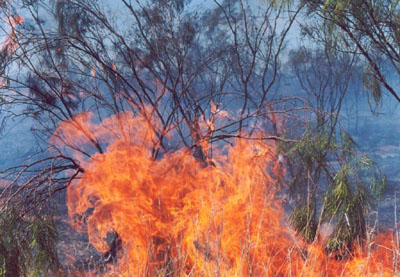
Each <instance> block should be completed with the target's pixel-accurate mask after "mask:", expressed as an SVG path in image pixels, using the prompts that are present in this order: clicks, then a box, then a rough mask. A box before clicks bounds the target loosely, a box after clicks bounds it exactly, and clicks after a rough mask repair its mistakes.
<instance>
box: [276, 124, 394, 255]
mask: <svg viewBox="0 0 400 277" xmlns="http://www.w3.org/2000/svg"><path fill="white" fill-rule="evenodd" d="M336 133H337V135H336V136H335V135H334V134H333V133H331V132H328V131H326V129H325V128H320V129H319V128H317V129H314V130H313V129H311V128H308V129H307V130H306V131H305V134H304V135H303V137H302V139H301V140H300V142H298V143H295V144H293V143H292V144H289V145H288V144H286V145H283V146H282V145H281V151H284V152H285V154H286V155H287V156H288V158H289V159H290V160H291V164H290V165H289V166H290V167H291V168H292V169H293V168H295V170H292V173H291V174H292V175H293V176H292V177H293V178H292V181H291V187H292V189H291V190H290V193H291V195H292V197H293V198H294V199H295V201H296V202H297V204H296V207H295V209H294V210H293V212H292V214H291V216H290V221H291V224H292V225H293V227H294V228H295V230H296V231H297V233H298V234H299V235H301V236H302V237H304V239H305V240H306V241H308V242H312V241H313V240H314V239H315V238H317V237H318V232H319V226H320V225H321V224H322V223H323V222H329V223H331V224H333V225H334V231H333V233H332V234H331V235H330V237H329V239H328V241H327V244H326V250H327V251H328V252H336V253H342V254H343V253H346V252H343V251H350V250H351V248H352V245H353V243H354V242H358V243H362V240H363V239H364V238H365V237H366V228H367V216H368V212H369V211H370V210H371V209H372V208H374V207H375V205H376V204H377V203H378V201H379V199H380V198H381V196H382V194H383V191H384V188H385V181H386V179H385V176H384V174H382V172H381V171H380V170H379V168H378V167H377V165H376V164H375V163H374V162H373V161H372V160H371V159H369V158H368V157H367V156H366V155H363V154H360V153H359V152H358V151H357V146H356V144H355V142H354V141H353V139H352V138H351V136H350V135H349V134H347V133H346V132H345V131H344V130H338V131H337V132H336ZM285 147H286V148H285Z"/></svg>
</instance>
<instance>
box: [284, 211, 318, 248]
mask: <svg viewBox="0 0 400 277" xmlns="http://www.w3.org/2000/svg"><path fill="white" fill-rule="evenodd" d="M290 222H291V224H292V225H293V227H294V228H295V229H296V230H297V232H298V234H300V235H302V236H303V237H304V239H305V240H306V241H307V242H312V241H313V240H314V238H315V235H316V231H317V222H316V220H315V216H314V210H311V209H308V208H307V206H306V205H304V206H301V205H300V206H298V207H296V208H295V209H294V211H293V212H292V214H291V216H290Z"/></svg>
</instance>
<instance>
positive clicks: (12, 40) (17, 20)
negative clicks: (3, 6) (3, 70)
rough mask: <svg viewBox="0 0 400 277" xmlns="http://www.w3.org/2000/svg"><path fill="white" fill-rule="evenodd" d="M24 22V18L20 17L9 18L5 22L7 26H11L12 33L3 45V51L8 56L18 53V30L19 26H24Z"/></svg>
mask: <svg viewBox="0 0 400 277" xmlns="http://www.w3.org/2000/svg"><path fill="white" fill-rule="evenodd" d="M24 21H25V19H24V17H22V16H18V15H16V16H8V17H7V19H6V20H5V22H6V24H7V25H9V28H10V33H9V34H8V38H7V40H6V41H5V42H3V43H2V44H1V46H0V47H1V51H5V52H6V53H8V54H10V53H15V51H17V49H18V47H19V45H18V39H17V32H16V28H17V26H18V25H21V24H23V23H24Z"/></svg>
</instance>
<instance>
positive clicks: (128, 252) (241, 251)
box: [53, 113, 398, 276]
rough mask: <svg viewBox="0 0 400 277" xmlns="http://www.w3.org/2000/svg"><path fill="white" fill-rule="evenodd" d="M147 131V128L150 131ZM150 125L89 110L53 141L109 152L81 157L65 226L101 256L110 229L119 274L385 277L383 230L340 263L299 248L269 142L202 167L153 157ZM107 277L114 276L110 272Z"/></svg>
mask: <svg viewBox="0 0 400 277" xmlns="http://www.w3.org/2000/svg"><path fill="white" fill-rule="evenodd" d="M152 126H153V127H152ZM153 129H154V124H149V123H148V122H147V121H146V120H144V119H143V118H141V117H134V116H133V115H132V114H129V113H126V114H120V115H117V116H114V117H111V118H108V119H106V120H105V121H103V122H101V123H99V124H95V123H93V122H91V120H90V114H82V115H79V116H77V117H76V118H75V119H74V120H71V121H67V122H64V123H62V124H61V125H60V127H59V128H58V129H57V130H56V132H55V136H54V137H53V140H54V142H57V141H58V142H60V141H62V142H63V143H64V145H70V146H74V147H81V146H85V145H87V144H90V142H93V141H100V140H103V142H106V143H108V147H107V150H106V151H105V152H104V153H102V154H100V153H97V154H94V155H92V156H91V157H90V158H88V159H83V158H82V156H79V160H80V162H81V163H82V164H83V166H84V167H85V172H84V173H83V175H82V176H81V178H80V179H79V180H76V181H75V182H74V183H73V184H71V185H70V187H69V189H68V193H67V204H68V208H69V215H70V217H71V219H72V224H73V225H74V227H75V228H77V230H79V231H81V232H87V233H88V235H89V239H90V242H91V244H92V245H93V246H94V247H95V248H96V249H97V250H99V251H101V252H103V253H104V252H107V251H108V250H109V245H108V244H107V242H106V240H105V238H106V237H107V234H108V233H110V232H116V233H117V234H118V235H119V237H120V238H121V241H122V250H121V251H120V252H121V253H120V256H119V258H118V264H116V265H114V267H113V268H111V269H110V272H113V271H114V272H116V273H117V274H118V275H123V276H157V275H167V274H170V275H183V276H187V275H190V276H199V275H200V276H340V275H341V276H368V275H369V276H392V275H393V274H395V269H396V268H397V266H398V265H395V264H394V261H397V260H396V259H395V258H396V257H397V250H395V249H397V247H395V245H394V243H393V239H392V238H391V236H389V235H388V234H385V235H380V236H378V237H377V240H376V243H375V244H371V245H369V246H368V247H367V248H368V249H364V248H366V247H364V248H362V247H359V248H358V249H357V250H356V251H355V252H354V253H353V255H352V257H351V258H348V259H346V260H343V261H339V260H336V259H335V258H334V257H330V256H328V255H327V254H326V252H325V251H324V249H323V246H322V244H321V243H319V242H316V243H313V244H311V245H306V244H305V243H304V242H302V241H301V240H299V239H297V238H296V236H295V234H294V231H293V230H292V229H291V228H290V227H288V226H287V224H285V220H284V211H283V207H282V205H281V203H280V201H279V197H278V194H277V193H278V190H277V187H278V186H277V184H276V183H277V180H278V178H279V176H281V174H282V172H283V169H282V168H281V164H280V163H279V162H278V161H277V156H276V151H275V147H274V145H273V144H270V143H266V142H263V141H249V140H236V141H235V144H234V146H226V147H225V148H222V149H220V150H218V151H215V152H214V157H213V161H212V163H213V165H209V166H204V163H200V162H198V161H197V160H196V159H195V158H194V157H193V155H191V154H190V153H188V152H185V151H183V150H180V151H177V152H174V153H168V154H165V155H164V156H163V157H162V158H160V159H156V160H154V159H152V147H153V144H154V141H155V140H154V139H155V133H154V131H153ZM110 274H111V273H110Z"/></svg>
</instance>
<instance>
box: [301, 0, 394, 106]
mask: <svg viewBox="0 0 400 277" xmlns="http://www.w3.org/2000/svg"><path fill="white" fill-rule="evenodd" d="M303 2H304V3H306V5H307V7H308V13H309V14H313V15H315V16H316V17H314V18H315V19H316V20H317V21H319V23H318V25H319V26H322V27H323V28H324V30H326V32H327V33H328V34H330V38H329V40H330V41H331V46H332V47H333V48H334V49H336V50H338V51H346V52H351V53H353V54H355V55H358V56H361V57H363V59H364V61H365V62H366V66H365V69H364V76H363V81H364V86H365V88H366V89H368V90H369V91H371V93H372V96H373V98H374V99H375V101H379V100H380V98H381V95H382V92H383V91H387V92H388V93H389V94H391V95H392V96H393V97H394V98H395V99H396V101H398V102H400V98H399V93H398V91H397V90H396V87H395V85H394V83H393V81H392V79H393V78H396V76H397V74H398V73H399V50H398V49H399V3H398V1H342V0H337V1H336V0H335V1H314V0H311V1H303ZM307 30H308V31H309V32H310V34H311V35H312V32H313V30H315V29H314V28H308V29H307ZM315 35H317V34H315ZM320 38H321V37H320ZM382 88H383V89H384V90H383V89H382Z"/></svg>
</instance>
